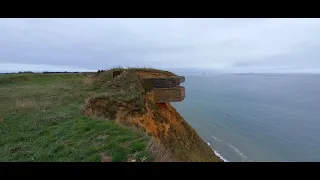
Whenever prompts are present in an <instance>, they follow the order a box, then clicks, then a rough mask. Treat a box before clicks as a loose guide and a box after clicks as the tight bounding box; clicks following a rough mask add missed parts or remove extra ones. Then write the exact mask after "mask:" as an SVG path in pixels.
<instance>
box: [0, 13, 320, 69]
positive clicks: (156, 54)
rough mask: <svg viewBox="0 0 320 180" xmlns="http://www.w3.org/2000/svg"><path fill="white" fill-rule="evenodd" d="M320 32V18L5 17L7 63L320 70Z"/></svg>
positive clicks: (0, 55)
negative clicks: (319, 48) (319, 33)
mask: <svg viewBox="0 0 320 180" xmlns="http://www.w3.org/2000/svg"><path fill="white" fill-rule="evenodd" d="M318 32H320V21H319V19H1V20H0V66H1V63H2V64H4V63H7V64H8V63H11V64H30V65H46V66H45V67H48V66H50V65H51V66H68V67H74V68H84V69H101V68H110V67H113V66H118V65H122V66H149V67H156V68H206V69H213V70H219V71H226V72H232V71H235V72H237V71H255V70H259V71H260V70H262V69H266V70H268V69H269V70H270V69H277V68H278V69H286V68H295V69H299V68H304V69H310V68H313V69H314V68H316V69H317V68H318V69H320V64H319V60H318V59H319V56H320V53H319V52H318V51H317V49H318V47H320V44H319V42H320V35H318ZM19 67H21V66H19Z"/></svg>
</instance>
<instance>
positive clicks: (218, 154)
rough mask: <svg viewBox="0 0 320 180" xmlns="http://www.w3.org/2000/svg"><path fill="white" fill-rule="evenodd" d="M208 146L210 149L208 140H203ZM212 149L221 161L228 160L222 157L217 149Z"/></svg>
mask: <svg viewBox="0 0 320 180" xmlns="http://www.w3.org/2000/svg"><path fill="white" fill-rule="evenodd" d="M205 142H206V143H207V144H208V146H210V148H211V149H212V147H211V144H210V143H209V142H208V141H205ZM212 151H213V152H214V153H215V154H216V156H218V157H219V159H220V160H221V161H222V162H230V161H229V160H227V159H226V158H224V157H223V156H222V155H221V154H220V153H218V151H215V150H214V149H212Z"/></svg>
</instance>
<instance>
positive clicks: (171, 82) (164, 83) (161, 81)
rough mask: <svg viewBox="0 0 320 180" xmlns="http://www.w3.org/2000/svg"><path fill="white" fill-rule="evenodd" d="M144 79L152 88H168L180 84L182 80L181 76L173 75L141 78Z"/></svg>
mask: <svg viewBox="0 0 320 180" xmlns="http://www.w3.org/2000/svg"><path fill="white" fill-rule="evenodd" d="M143 79H144V81H145V82H146V83H148V84H150V85H151V86H152V87H154V88H169V87H177V86H179V85H180V83H181V81H183V82H184V77H183V76H174V77H167V78H155V77H152V78H143Z"/></svg>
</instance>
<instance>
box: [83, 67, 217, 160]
mask: <svg viewBox="0 0 320 180" xmlns="http://www.w3.org/2000/svg"><path fill="white" fill-rule="evenodd" d="M131 73H133V74H131V75H130V76H134V75H137V76H138V79H141V78H143V77H146V76H147V77H152V76H153V77H154V76H157V77H168V76H173V75H175V74H173V73H170V72H162V71H156V70H153V71H151V72H148V71H147V70H135V71H132V72H131ZM120 76H121V75H119V77H120ZM137 83H140V82H137ZM143 96H145V97H144V98H143V99H144V107H143V109H144V110H143V111H139V112H137V113H133V110H132V109H130V108H128V103H125V102H119V103H118V108H117V109H116V111H115V110H113V112H116V113H115V114H114V117H115V118H116V121H117V122H119V123H121V124H125V125H128V126H131V127H136V128H139V129H142V130H143V131H145V132H147V133H148V134H149V135H150V136H152V137H153V138H154V139H155V141H157V142H158V143H160V144H161V145H163V146H164V147H165V148H166V149H167V150H168V151H169V152H170V153H171V156H172V158H173V159H175V160H176V161H183V162H190V161H191V162H220V161H221V160H220V159H219V157H217V156H216V155H215V153H214V152H213V150H212V149H211V148H210V147H209V146H208V145H207V143H205V142H204V141H203V140H202V139H201V138H200V137H199V135H198V134H197V133H196V131H195V130H194V129H193V128H192V127H190V126H189V125H188V123H187V122H186V121H185V120H184V119H183V117H181V115H180V114H179V113H178V112H177V111H176V110H175V109H174V108H173V107H172V106H171V104H170V103H169V102H166V103H156V102H155V100H154V99H155V98H154V95H153V93H152V91H150V90H149V91H145V93H143ZM109 100H110V98H109ZM118 101H119V100H117V102H118ZM97 102H99V105H98V106H95V105H92V104H91V106H90V108H89V109H90V110H88V111H87V112H90V113H91V114H96V113H94V112H95V108H98V109H99V108H100V110H99V111H103V109H106V108H107V107H104V106H103V105H102V104H101V102H102V101H97ZM113 103H114V102H113ZM101 106H103V108H101ZM129 107H130V106H129ZM90 113H87V115H90Z"/></svg>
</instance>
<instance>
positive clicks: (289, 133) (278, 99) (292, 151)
mask: <svg viewBox="0 0 320 180" xmlns="http://www.w3.org/2000/svg"><path fill="white" fill-rule="evenodd" d="M182 75H184V76H185V77H186V81H185V82H184V83H183V84H181V85H182V86H184V87H185V88H186V97H185V99H184V101H182V102H176V103H172V105H173V106H174V107H175V108H176V110H177V111H178V112H179V113H180V114H181V115H182V116H183V117H184V119H185V120H186V121H187V122H188V123H189V124H190V125H191V126H192V127H193V128H194V129H195V130H196V131H197V133H198V134H199V135H200V137H201V138H202V139H203V140H204V141H206V142H207V143H208V144H209V145H210V147H211V148H212V149H213V150H214V151H215V152H216V154H217V155H219V156H220V157H221V158H222V159H223V160H224V161H227V162H312V161H316V162H318V161H320V74H255V73H244V74H231V73H227V74H223V73H221V74H220V73H217V74H195V73H190V74H188V73H186V74H182Z"/></svg>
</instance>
